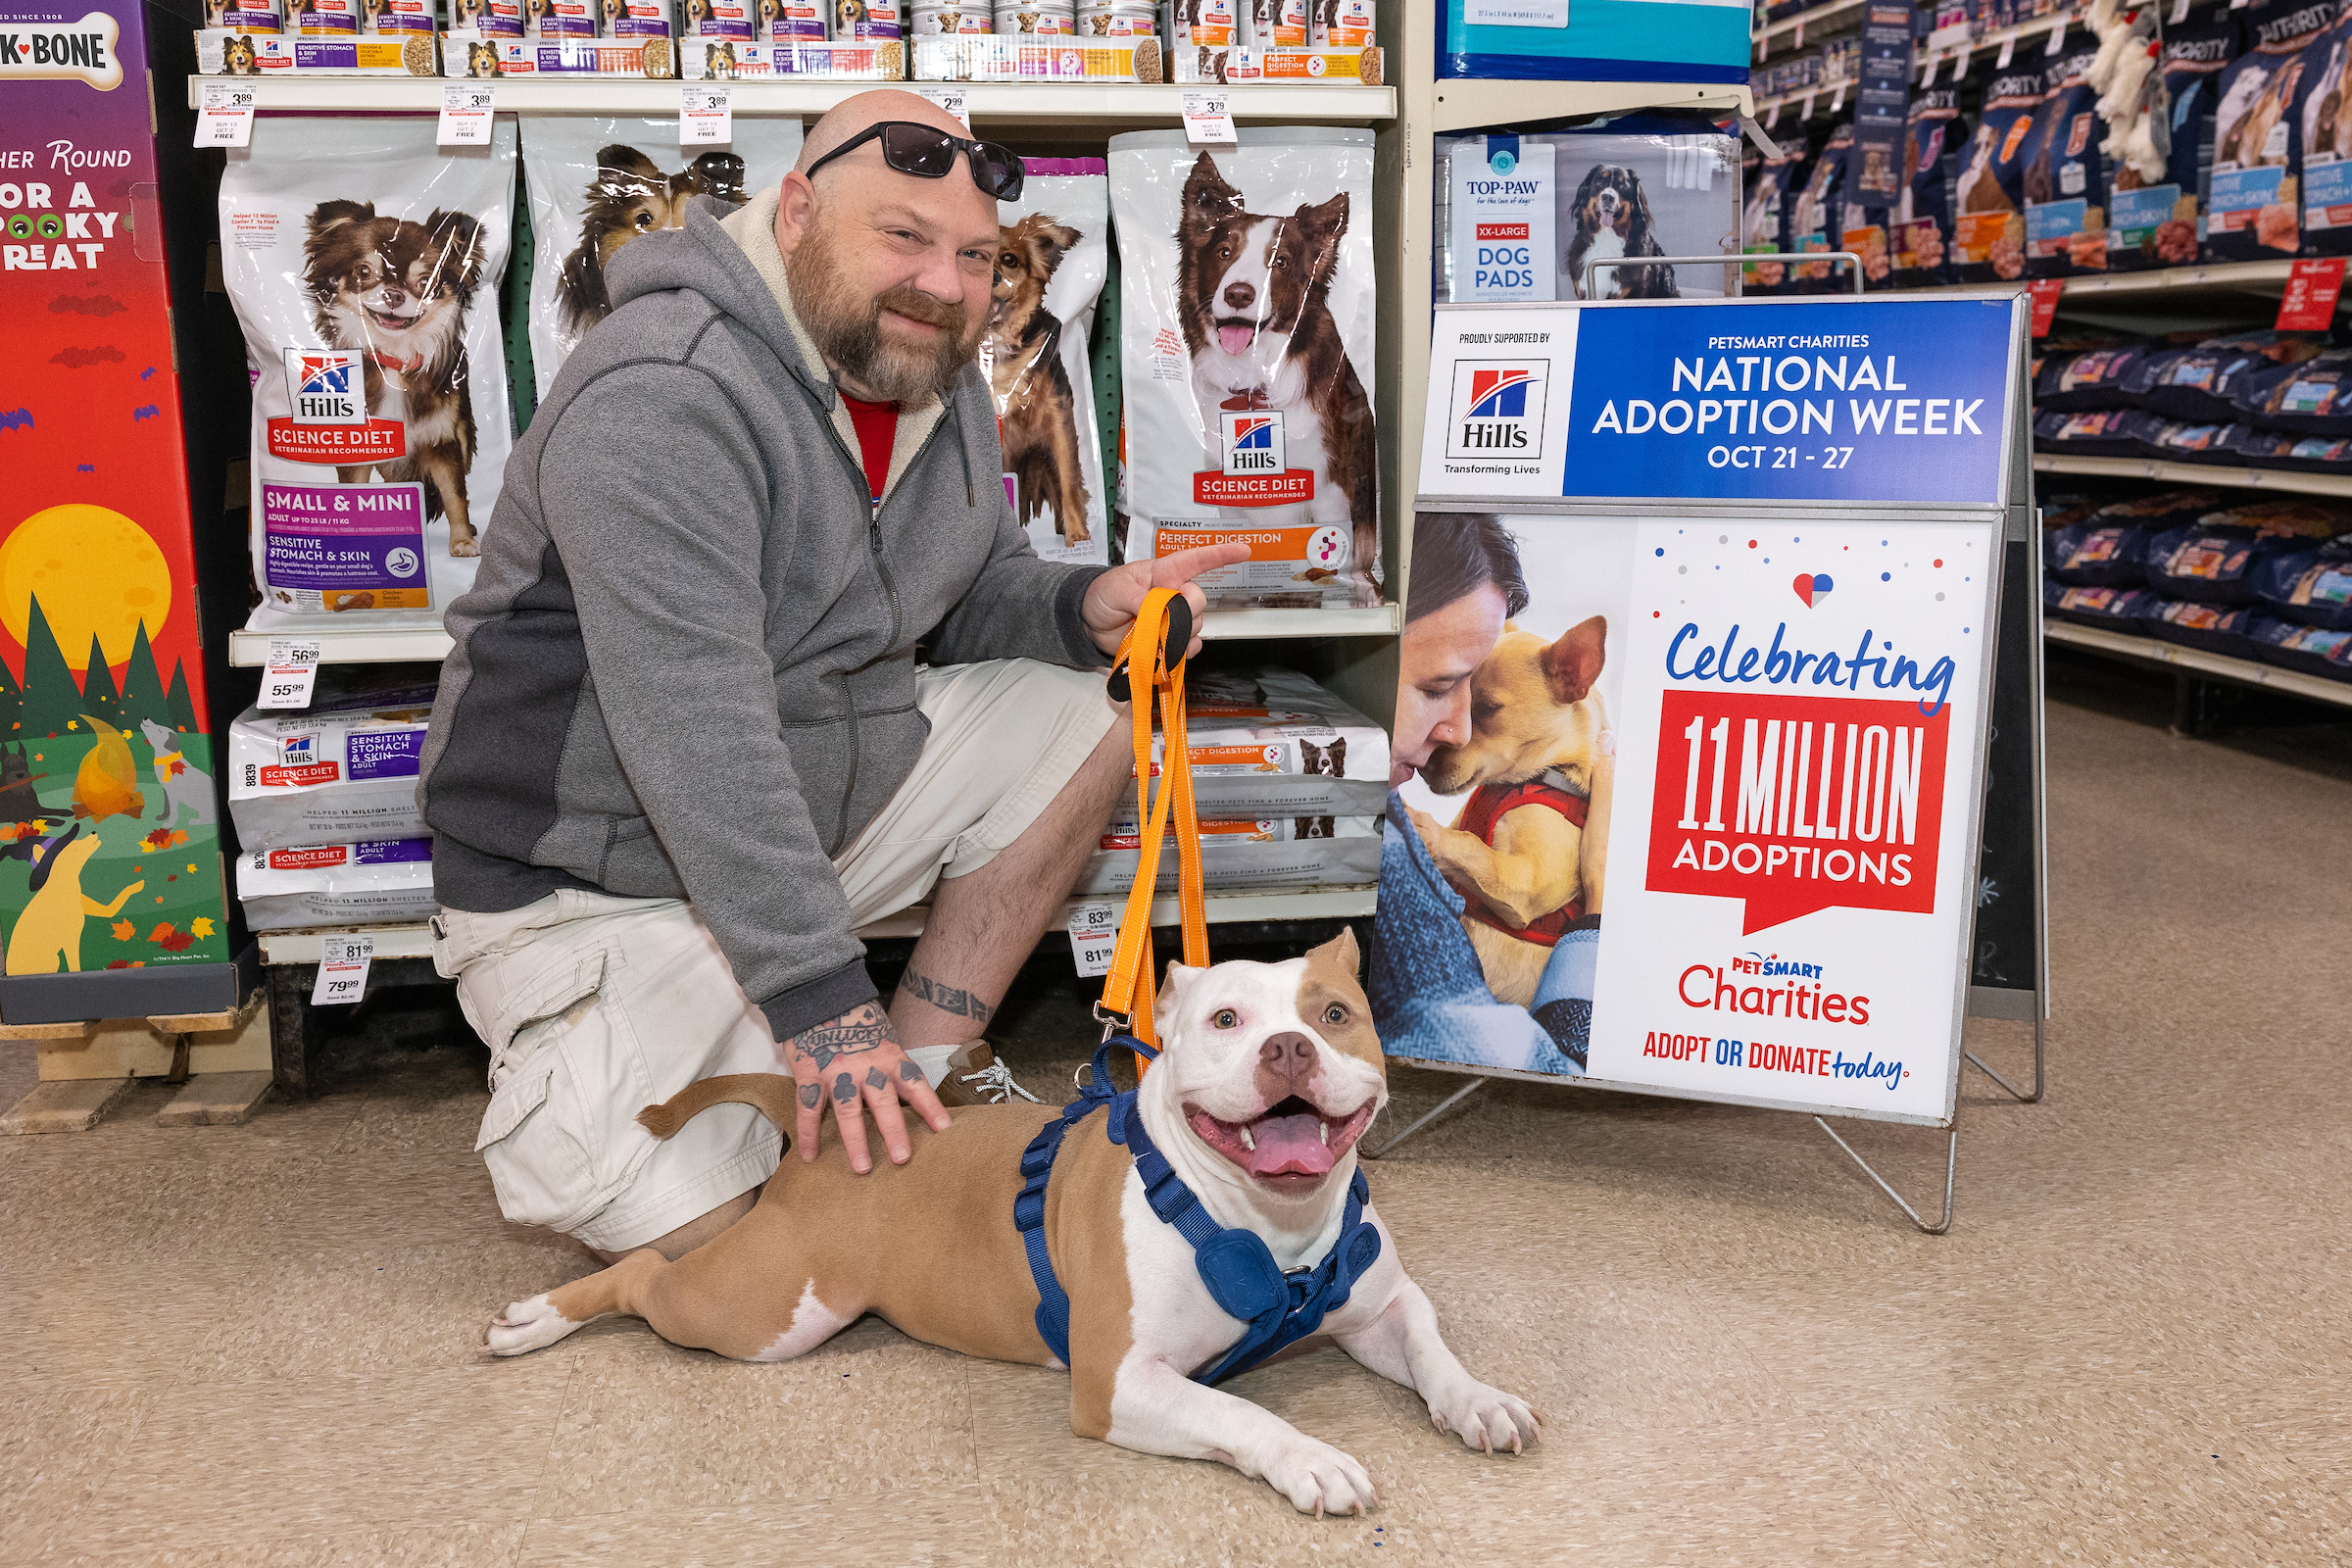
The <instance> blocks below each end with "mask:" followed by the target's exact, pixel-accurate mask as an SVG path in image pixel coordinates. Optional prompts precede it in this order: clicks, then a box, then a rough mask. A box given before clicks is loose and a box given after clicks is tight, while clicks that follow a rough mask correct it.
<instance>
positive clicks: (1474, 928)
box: [1407, 615, 1615, 1007]
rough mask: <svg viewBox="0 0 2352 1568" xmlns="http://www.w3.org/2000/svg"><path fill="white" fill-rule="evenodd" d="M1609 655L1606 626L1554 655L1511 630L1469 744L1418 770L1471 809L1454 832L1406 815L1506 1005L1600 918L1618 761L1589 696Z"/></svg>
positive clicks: (1498, 647) (1477, 678) (1444, 749)
mask: <svg viewBox="0 0 2352 1568" xmlns="http://www.w3.org/2000/svg"><path fill="white" fill-rule="evenodd" d="M1607 641H1608V622H1607V621H1606V620H1604V619H1603V618H1602V617H1600V616H1598V615H1594V616H1593V617H1592V618H1591V619H1589V620H1585V621H1581V622H1579V623H1578V624H1576V625H1574V626H1571V627H1569V628H1568V629H1567V630H1566V631H1565V632H1563V633H1561V634H1560V636H1559V637H1558V638H1557V639H1555V640H1553V641H1549V642H1546V641H1545V640H1544V638H1542V637H1540V636H1538V635H1536V634H1535V633H1533V632H1527V631H1521V630H1519V629H1518V628H1517V627H1516V626H1515V625H1513V626H1506V627H1504V628H1503V636H1502V640H1501V641H1500V642H1498V643H1496V644H1495V651H1494V652H1493V653H1491V654H1489V655H1488V656H1487V658H1486V660H1485V662H1482V663H1481V664H1480V665H1479V666H1478V668H1477V670H1476V671H1475V672H1473V673H1472V675H1471V677H1470V694H1471V695H1470V703H1471V713H1472V719H1471V733H1470V739H1469V740H1468V741H1466V742H1464V743H1463V744H1462V745H1460V746H1441V747H1439V748H1437V750H1436V751H1434V752H1432V753H1431V754H1430V760H1429V765H1428V766H1426V767H1424V768H1422V770H1421V776H1422V778H1423V779H1425V780H1426V781H1427V782H1428V784H1429V787H1430V788H1431V789H1432V790H1435V791H1436V792H1437V793H1439V794H1440V795H1453V794H1456V793H1458V792H1460V791H1462V790H1465V789H1467V790H1471V791H1473V793H1472V795H1471V796H1470V799H1469V800H1468V801H1467V802H1466V803H1464V805H1463V807H1462V809H1461V812H1460V814H1459V815H1458V816H1457V817H1456V818H1455V819H1454V822H1453V825H1452V826H1450V827H1446V826H1441V825H1440V824H1439V823H1438V821H1437V820H1436V819H1435V818H1434V817H1431V816H1430V815H1428V814H1427V813H1426V812H1423V811H1419V810H1414V809H1411V808H1407V811H1408V813H1409V814H1410V816H1411V818H1412V822H1413V826H1414V827H1415V828H1416V829H1418V830H1419V832H1420V834H1421V839H1422V842H1423V843H1425V844H1427V845H1428V846H1429V854H1430V858H1431V859H1432V860H1433V861H1435V862H1436V864H1437V867H1438V870H1439V872H1440V873H1441V874H1443V875H1444V876H1445V878H1446V881H1447V882H1449V883H1451V884H1452V885H1453V887H1454V889H1455V890H1456V891H1457V892H1459V893H1460V894H1461V895H1462V896H1463V898H1464V899H1465V900H1466V901H1467V907H1465V908H1464V909H1463V911H1462V929H1463V930H1465V931H1466V932H1468V933H1469V936H1470V945H1471V946H1472V947H1473V948H1475V949H1476V950H1477V951H1478V957H1479V963H1480V965H1481V966H1482V967H1483V968H1484V969H1485V971H1486V976H1487V989H1488V990H1490V991H1492V992H1494V993H1495V1000H1496V1001H1498V1002H1509V1003H1515V1004H1517V1005H1520V1006H1523V1007H1524V1006H1527V1005H1530V1004H1531V1003H1532V1002H1533V1000H1534V998H1535V994H1536V985H1537V983H1538V982H1539V981H1540V980H1542V979H1543V977H1544V965H1545V964H1546V963H1548V962H1549V961H1550V958H1551V949H1552V944H1553V943H1554V942H1556V941H1557V940H1558V939H1559V937H1560V935H1561V933H1562V932H1564V931H1565V930H1566V929H1567V928H1568V926H1569V924H1570V923H1571V922H1573V921H1575V920H1578V919H1581V918H1583V917H1584V916H1586V915H1592V914H1598V913H1599V912H1600V903H1601V893H1602V888H1603V882H1604V876H1605V872H1606V867H1607V852H1608V837H1609V800H1610V791H1611V788H1612V785H1613V782H1614V775H1615V761H1614V759H1613V757H1612V756H1611V754H1610V752H1609V749H1608V747H1607V745H1606V736H1607V733H1608V715H1607V714H1606V713H1605V712H1603V711H1602V709H1601V702H1600V697H1599V694H1598V693H1596V692H1594V691H1593V683H1594V682H1595V681H1597V680H1598V679H1599V678H1600V667H1601V661H1602V658H1603V656H1604V654H1605V652H1606V644H1607Z"/></svg>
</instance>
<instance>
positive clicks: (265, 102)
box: [188, 76, 1397, 136]
mask: <svg viewBox="0 0 2352 1568" xmlns="http://www.w3.org/2000/svg"><path fill="white" fill-rule="evenodd" d="M211 79H214V78H210V77H205V76H190V77H189V78H188V107H190V108H191V109H193V108H196V107H199V106H200V104H201V103H202V100H203V94H204V83H205V82H206V81H207V80H211ZM242 84H244V85H250V86H251V87H252V88H253V91H254V105H255V107H256V108H258V109H261V110H265V111H267V110H273V109H274V110H304V111H311V112H317V111H322V110H337V109H342V110H401V109H405V110H413V111H416V112H417V113H435V112H438V111H439V109H440V107H441V89H442V88H443V87H445V86H447V85H448V82H447V81H446V80H445V79H444V78H442V77H438V76H261V77H254V78H250V79H249V80H248V81H245V82H243V83H242ZM684 85H685V83H683V82H677V81H643V80H635V79H631V78H628V77H622V76H606V77H600V78H595V79H590V80H584V81H583V80H574V81H526V80H514V81H509V80H501V81H500V82H499V83H498V107H499V109H500V110H501V111H507V112H513V113H517V114H525V115H674V114H676V113H677V110H678V92H679V89H680V88H681V87H682V86H684ZM887 85H893V84H892V83H886V82H874V81H822V82H820V81H738V82H735V83H733V87H734V94H733V97H732V100H731V102H732V106H733V110H734V113H736V114H738V115H809V116H814V115H821V114H823V113H824V112H825V111H826V110H828V109H831V108H832V107H833V106H834V105H835V104H838V103H840V102H841V101H842V100H843V99H845V98H848V97H851V96H852V95H854V94H857V93H860V92H868V91H871V90H872V89H873V88H875V87H879V86H887ZM897 85H904V86H907V87H920V86H923V85H926V84H925V83H922V82H911V81H910V82H905V83H899V84H897ZM938 85H948V84H946V83H940V84H938ZM955 85H960V86H962V87H963V89H964V91H965V93H966V97H965V100H964V103H965V107H966V109H968V110H969V112H970V114H971V118H972V120H973V122H974V123H991V124H1046V125H1068V126H1087V125H1103V126H1106V127H1125V126H1129V125H1132V124H1135V123H1154V124H1168V125H1173V124H1176V123H1178V122H1179V121H1180V120H1181V119H1182V118H1183V114H1184V94H1185V93H1186V92H1187V91H1188V90H1190V91H1197V90H1199V89H1198V88H1191V89H1188V88H1185V87H1180V86H1145V85H1142V84H1139V83H1134V82H1100V83H1088V82H981V81H975V82H963V83H956V84H955ZM1225 92H1226V97H1227V103H1228V105H1229V106H1230V108H1231V110H1232V112H1233V117H1234V119H1236V120H1238V121H1240V122H1242V123H1245V124H1250V123H1281V124H1299V123H1318V124H1349V125H1368V124H1372V123H1377V122H1380V121H1385V120H1393V119H1395V118H1396V115H1397V93H1396V89H1394V88H1392V87H1338V86H1333V87H1321V86H1317V87H1299V86H1240V87H1228V88H1226V89H1225ZM255 134H256V135H258V136H267V135H268V134H269V132H268V130H267V129H266V128H257V130H256V132H255Z"/></svg>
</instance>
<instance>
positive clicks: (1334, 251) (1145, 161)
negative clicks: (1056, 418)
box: [1110, 126, 1380, 608]
mask: <svg viewBox="0 0 2352 1568" xmlns="http://www.w3.org/2000/svg"><path fill="white" fill-rule="evenodd" d="M1110 205H1111V216H1112V218H1113V219H1114V221H1116V224H1117V227H1118V235H1119V268H1120V279H1121V288H1122V290H1123V292H1122V295H1121V300H1122V312H1123V314H1122V336H1123V338H1124V345H1125V346H1124V359H1125V376H1124V382H1125V389H1126V399H1127V413H1126V426H1127V430H1128V432H1129V436H1130V439H1129V440H1128V441H1127V443H1126V453H1127V461H1126V469H1127V471H1126V483H1125V486H1124V493H1125V499H1126V503H1127V511H1128V514H1129V516H1130V517H1131V519H1132V526H1131V529H1130V531H1129V535H1128V540H1127V559H1128V560H1130V561H1138V560H1144V559H1147V558H1150V557H1152V556H1154V555H1169V554H1172V553H1173V552H1175V551H1178V550H1185V549H1189V548H1191V547H1192V546H1194V545H1200V544H1216V543H1224V542H1230V541H1239V542H1242V543H1246V544H1248V545H1249V546H1250V559H1249V560H1248V561H1245V562H1242V563H1240V564H1237V565H1232V566H1224V567H1220V568H1218V569H1217V570H1215V571H1211V572H1205V573H1203V574H1202V575H1201V578H1200V579H1199V580H1200V583H1201V588H1202V589H1203V590H1204V591H1205V592H1206V593H1207V595H1208V598H1209V602H1210V603H1211V604H1212V605H1214V606H1235V607H1240V606H1287V607H1293V608H1314V607H1319V606H1348V605H1354V606H1371V605H1377V604H1379V603H1380V496H1379V480H1378V477H1377V469H1378V466H1379V448H1378V443H1377V442H1376V441H1375V439H1374V429H1373V420H1372V397H1371V390H1370V389H1371V375H1372V335H1373V281H1372V233H1371V223H1372V133H1371V132H1370V131H1364V130H1339V129H1330V128H1324V127H1303V128H1302V127H1294V126H1285V127H1267V128H1259V127H1255V126H1246V127H1244V128H1243V129H1242V131H1241V142H1240V145H1239V146H1237V147H1231V148H1220V149H1217V150H1214V151H1205V150H1202V149H1201V148H1197V147H1193V146H1190V145H1188V144H1187V143H1186V141H1185V138H1184V134H1183V132H1181V131H1173V130H1168V131H1159V130H1147V131H1136V132H1133V133H1131V134H1128V135H1124V136H1113V137H1112V138H1111V139H1110Z"/></svg>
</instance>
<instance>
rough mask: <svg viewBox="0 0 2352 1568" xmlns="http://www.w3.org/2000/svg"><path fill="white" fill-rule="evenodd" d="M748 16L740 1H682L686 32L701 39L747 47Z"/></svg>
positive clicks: (746, 7)
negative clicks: (684, 5) (684, 2)
mask: <svg viewBox="0 0 2352 1568" xmlns="http://www.w3.org/2000/svg"><path fill="white" fill-rule="evenodd" d="M752 16H753V12H752V8H751V7H750V6H749V5H747V4H745V3H744V0H686V21H687V30H688V31H689V32H690V33H699V34H700V35H701V36H703V37H705V38H712V39H722V40H724V41H726V42H728V43H750V42H751V41H752Z"/></svg>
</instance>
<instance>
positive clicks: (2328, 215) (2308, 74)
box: [2294, 16, 2352, 256]
mask: <svg viewBox="0 0 2352 1568" xmlns="http://www.w3.org/2000/svg"><path fill="white" fill-rule="evenodd" d="M2302 67H2303V80H2302V83H2301V89H2300V90H2301V93H2302V96H2301V99H2300V100H2299V101H2298V102H2297V103H2296V105H2295V110H2294V113H2295V122H2296V123H2295V142H2296V146H2297V150H2298V151H2299V152H2300V153H2301V155H2302V170H2303V184H2302V197H2303V254H2304V255H2306V256H2344V255H2352V16H2345V17H2341V18H2339V19H2338V20H2337V21H2336V22H2335V23H2334V25H2331V26H2329V27H2327V29H2325V30H2324V31H2322V32H2321V33H2320V34H2319V36H2317V37H2315V38H2314V39H2312V41H2311V42H2310V44H2308V45H2307V46H2306V47H2305V48H2304V50H2303V60H2302Z"/></svg>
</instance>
